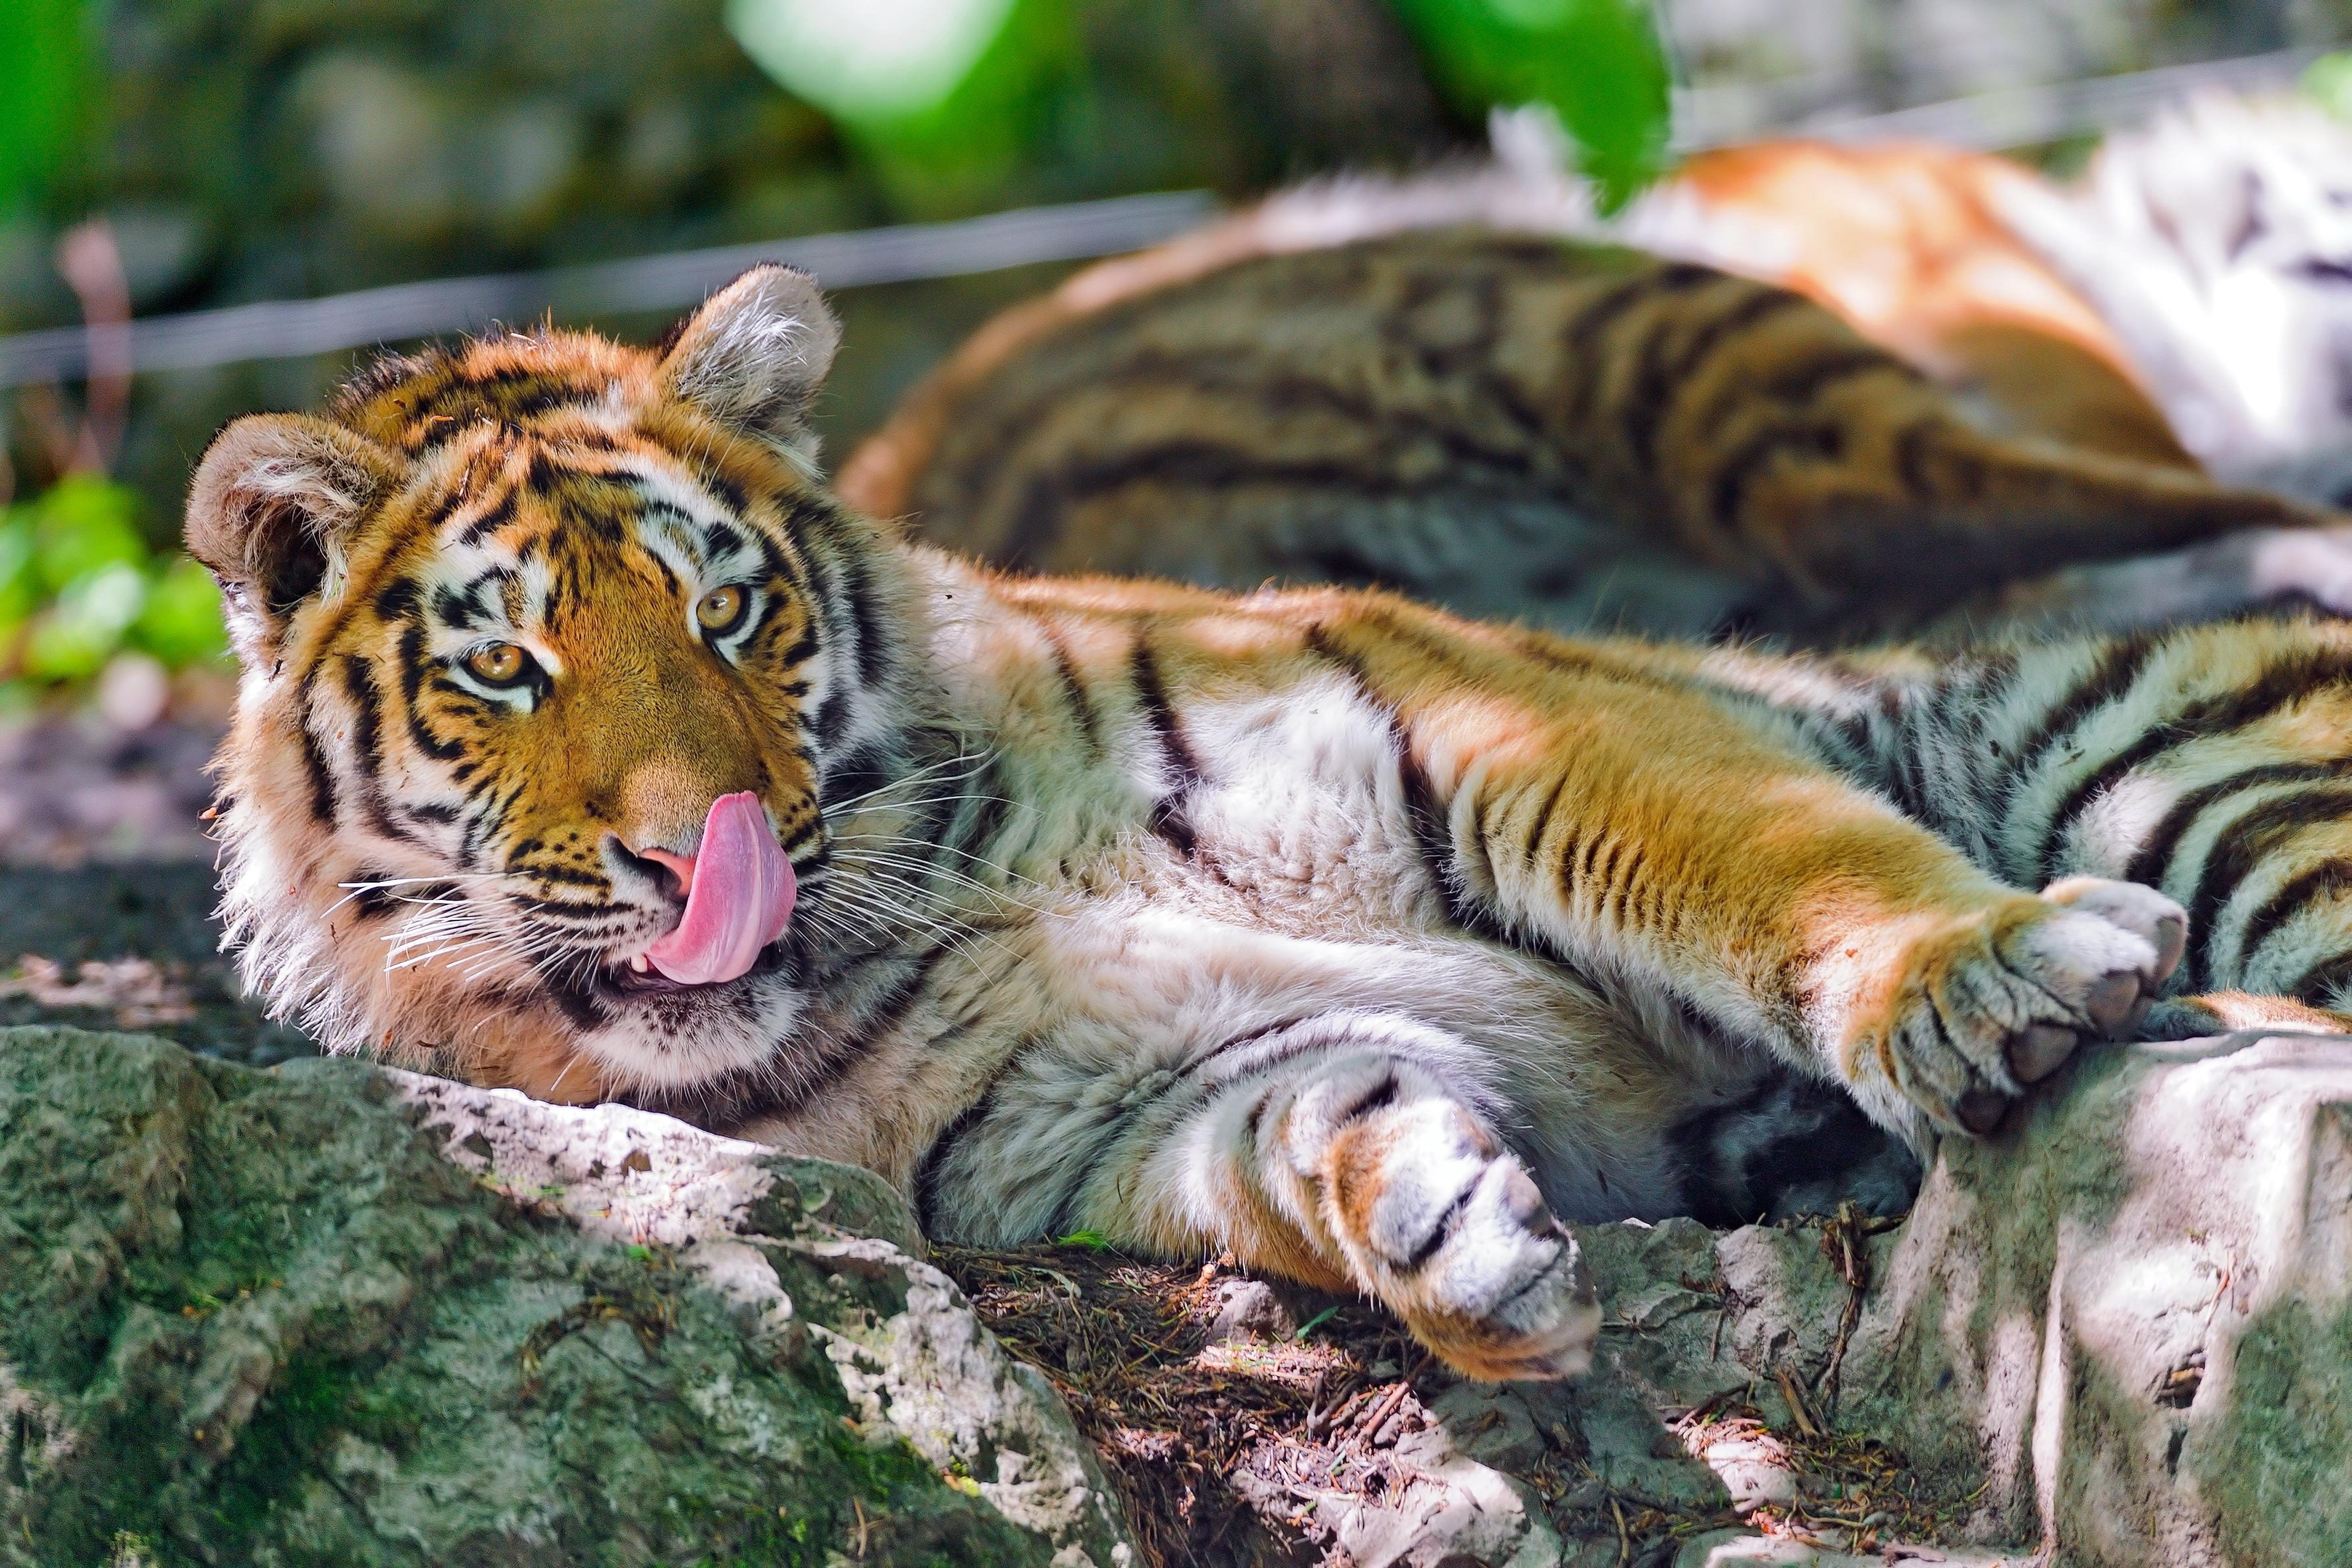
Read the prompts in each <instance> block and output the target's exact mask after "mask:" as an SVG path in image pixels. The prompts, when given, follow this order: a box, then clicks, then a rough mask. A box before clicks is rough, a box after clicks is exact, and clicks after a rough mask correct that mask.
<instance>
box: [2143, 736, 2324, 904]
mask: <svg viewBox="0 0 2352 1568" xmlns="http://www.w3.org/2000/svg"><path fill="white" fill-rule="evenodd" d="M2346 776H2347V775H2346V771H2345V763H2344V762H2343V761H2342V760H2340V759H2338V760H2332V761H2327V762H2272V763H2266V764H2264V765H2263V766H2262V767H2260V768H2245V769H2243V770H2242V771H2241V772H2237V773H2232V774H2231V775H2230V776H2229V777H2228V778H2226V779H2216V780H2214V781H2213V782H2212V783H2210V784H2207V785H2205V786H2203V787H2201V788H2200V789H2191V790H2189V791H2187V792H2186V793H2184V794H2183V795H2182V796H2181V797H2180V799H2179V800H2176V801H2174V802H2173V803H2172V809H2171V810H2168V811H2167V812H2165V814H2164V815H2163V817H2162V818H2161V819H2159V820H2158V822H2157V824H2156V826H2155V827H2154V828H2153V829H2152V830H2150V831H2149V833H2148V836H2147V839H2146V840H2144V841H2142V842H2141V844H2140V847H2139V850H2138V851H2137V852H2136V853H2135V854H2134V855H2133V856H2132V858H2131V861H2130V862H2129V863H2128V864H2126V866H2125V867H2124V870H2123V880H2124V881H2126V882H2137V883H2144V884H2146V885H2147V886H2149V887H2161V886H2163V885H2164V881H2165V876H2164V873H2165V869H2166V868H2167V867H2168V866H2169V865H2170V864H2171V863H2172V856H2173V853H2174V852H2175V851H2177V850H2179V848H2180V841H2181V840H2182V839H2184V838H2186V837H2188V835H2189V829H2190V828H2191V827H2193V826H2195V825H2196V821H2197V819H2198V818H2199V817H2200V816H2202V815H2203V814H2204V813H2205V812H2206V810H2209V809H2210V808H2211V807H2213V806H2216V805H2218V804H2220V803H2221V801H2223V800H2228V799H2230V798H2231V796H2233V795H2242V794H2244V793H2245V792H2246V791H2247V790H2249V789H2262V788H2263V786H2264V785H2267V784H2311V783H2325V782H2326V781H2327V780H2328V779H2342V778H2344V777H2346Z"/></svg>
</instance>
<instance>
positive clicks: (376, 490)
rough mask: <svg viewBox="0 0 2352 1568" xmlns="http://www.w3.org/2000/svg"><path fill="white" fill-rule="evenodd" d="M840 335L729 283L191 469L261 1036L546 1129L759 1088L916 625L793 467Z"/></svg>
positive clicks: (236, 920)
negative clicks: (645, 1100)
mask: <svg viewBox="0 0 2352 1568" xmlns="http://www.w3.org/2000/svg"><path fill="white" fill-rule="evenodd" d="M837 339H838V329H837V328H836V326H835V322H834V320H833V318H832V317H831V316H830V314H829V313H828V312H827V311H826V309H825V307H824V303H823V301H822V299H821V298H819V296H818V293H817V290H816V287H815V285H814V282H813V281H812V280H810V279H809V278H808V277H805V276H803V275H802V274H799V273H796V272H792V271H789V270H786V269H783V268H780V267H763V268H760V269H757V270H755V271H752V272H751V273H748V274H746V275H745V276H744V277H741V278H740V279H738V280H737V281H736V282H735V283H734V284H732V285H730V287H728V288H726V289H725V290H723V291H722V292H720V293H719V294H718V295H716V296H714V297H713V298H711V299H710V300H709V303H707V304H706V305H705V306H704V307H703V308H701V309H700V310H699V311H698V312H697V313H696V314H695V315H693V316H692V317H690V318H689V319H688V320H687V321H686V322H684V323H683V324H682V325H681V326H680V327H679V328H678V329H677V330H676V331H675V332H674V333H673V334H672V335H671V337H670V339H669V340H667V341H666V342H665V343H664V344H662V345H661V346H659V347H656V348H654V349H635V348H628V347H624V346H621V345H618V344H615V343H613V342H611V341H608V340H604V339H601V338H596V337H593V336H586V335H580V334H572V333H561V332H547V333H540V334H527V335H505V336H498V337H492V338H489V339H487V340H481V341H477V342H473V343H470V344H467V345H466V346H464V347H462V348H459V349H456V350H449V351H446V352H433V353H429V354H425V355H422V356H419V357H414V358H393V359H387V360H385V361H382V362H380V363H378V364H377V365H375V366H374V367H373V369H371V370H369V371H366V372H365V373H363V374H362V376H360V377H359V379H358V380H357V381H355V382H353V383H352V385H351V386H350V387H348V388H347V389H346V390H345V391H344V392H343V393H342V394H341V397H340V398H339V399H338V400H337V402H335V403H334V404H333V406H332V408H331V412H330V413H329V414H328V415H327V416H326V417H323V418H312V417H307V416H303V415H296V414H261V415H254V416H250V417H247V418H245V419H240V420H238V421H236V423H233V424H231V425H229V426H228V427H227V428H226V429H225V430H224V431H223V432H222V433H221V434H220V435H219V436H218V437H217V438H216V439H215V441H214V443H213V444H212V446H211V448H210V450H208V451H207V452H206V454H205V457H204V460H203V463H202V464H201V465H200V466H199V468H198V470H197V473H196V476H195V478H194V484H193V486H192V488H191V493H190V497H189V504H188V519H187V534H188V545H189V549H191V550H192V551H193V552H194V554H195V555H196V556H197V557H198V559H201V560H203V561H204V562H205V564H206V565H207V566H209V567H210V568H211V569H212V570H213V572H214V573H215V576H216V577H217V578H218V579H219V580H220V584H221V587H222V590H223V591H224V595H225V599H226V605H227V610H228V615H229V620H230V629H231V635H232V639H233V641H234V643H235V644H236V653H237V657H238V660H239V663H240V664H241V666H242V676H241V684H240V689H239V695H238V703H237V714H236V724H235V727H234V728H233V730H232V732H231V734H230V737H229V738H228V740H227V741H226V744H225V745H224V747H223V748H222V750H221V753H220V756H219V758H217V759H216V761H215V769H216V771H217V772H218V774H219V776H220V783H221V795H222V804H221V805H220V807H219V825H220V832H221V837H222V841H223V844H224V866H225V873H224V879H223V886H224V891H225V902H224V905H223V911H224V914H225V915H226V920H227V924H228V930H229V936H230V939H231V941H232V943H233V944H235V945H236V946H237V947H238V949H239V952H240V963H241V965H242V967H243V973H244V976H245V978H246V981H247V985H248V986H249V987H251V988H254V989H255V990H257V991H258V992H259V993H261V994H263V995H264V996H266V997H267V998H268V999H269V1000H270V1002H271V1003H272V1005H273V1008H274V1009H275V1010H276V1011H278V1013H279V1014H281V1015H292V1016H297V1017H299V1019H300V1020H301V1021H302V1022H303V1023H304V1024H305V1025H306V1026H307V1027H308V1028H310V1030H312V1032H313V1033H315V1034H316V1035H318V1036H319V1037H320V1039H321V1040H323V1041H324V1042H325V1043H326V1044H328V1045H329V1046H330V1047H331V1048H333V1049H337V1050H347V1051H348V1050H367V1051H374V1052H376V1053H379V1054H385V1055H390V1056H393V1057H394V1058H395V1059H401V1060H406V1061H411V1062H415V1063H418V1064H423V1065H429V1066H431V1067H433V1068H435V1069H436V1070H437V1071H445V1072H456V1073H458V1074H462V1075H467V1076H472V1077H475V1078H477V1079H480V1080H485V1081H488V1082H504V1083H509V1084H513V1085H515V1086H518V1087H520V1088H523V1089H525V1090H527V1091H530V1092H534V1093H538V1094H541V1095H544V1096H547V1097H550V1098H560V1099H565V1100H575V1101H586V1100H593V1099H598V1098H607V1097H614V1096H624V1095H627V1096H636V1097H650V1098H652V1099H654V1100H656V1101H659V1100H661V1099H662V1098H663V1097H664V1096H665V1095H666V1094H668V1093H670V1092H676V1091H681V1090H685V1089H688V1088H690V1087H691V1086H694V1085H698V1084H708V1083H710V1082H719V1081H723V1080H724V1079H725V1078H726V1077H727V1076H728V1075H729V1074H737V1075H740V1074H744V1073H747V1072H751V1073H767V1074H770V1075H771V1076H773V1075H776V1074H780V1073H781V1074H787V1075H788V1074H789V1073H790V1072H791V1071H792V1064H791V1061H790V1060H789V1057H788V1054H787V1055H785V1056H782V1057H780V1056H779V1051H780V1048H781V1047H782V1045H783V1044H784V1042H787V1041H790V1040H792V1039H793V1036H794V1033H795V1031H796V1030H804V1029H805V1027H806V1025H807V1022H808V1020H807V1018H806V1016H805V1015H806V1013H807V1010H808V1009H809V1006H810V995H811V989H810V981H809V978H808V975H807V973H806V971H807V969H808V967H809V964H810V962H811V954H812V947H811V937H810V936H809V932H810V930H811V929H812V928H814V927H821V926H822V925H823V920H822V918H821V916H822V914H823V910H824V904H825V902H826V900H827V898H828V896H829V894H830V892H831V891H832V888H833V884H832V883H831V882H829V880H828V873H829V871H830V870H831V869H832V868H830V867H829V866H828V863H827V862H828V860H829V846H828V837H829V833H830V832H831V831H833V830H834V829H835V828H837V826H838V821H837V820H836V821H828V807H829V806H831V805H832V804H833V802H832V800H830V799H829V792H837V791H838V789H839V788H840V785H841V781H842V779H843V778H844V774H843V771H842V769H843V766H844V765H845V762H846V764H847V766H849V767H850V768H853V769H854V770H855V771H856V772H858V773H859V774H860V775H862V776H870V775H871V774H872V773H873V771H874V769H875V754H876V751H877V747H887V746H889V745H890V744H892V740H891V737H892V736H893V735H894V734H895V733H897V732H898V727H899V725H900V722H901V720H902V718H903V714H902V712H901V709H902V707H903V701H904V691H903V687H904V686H905V684H906V679H907V674H906V669H905V667H904V666H905V658H904V651H905V649H906V648H907V647H908V645H909V644H908V629H909V627H910V626H911V623H912V622H911V619H910V618H911V617H912V616H913V615H914V614H915V613H916V612H915V610H914V608H913V603H912V601H913V598H914V596H913V595H912V593H911V592H910V591H909V590H908V586H907V582H906V579H905V569H904V567H903V565H902V564H901V561H900V558H899V557H898V554H897V553H896V551H895V550H894V548H893V546H892V545H891V543H890V542H889V540H888V539H887V538H886V537H885V536H884V535H883V534H882V533H881V532H880V531H879V530H878V529H877V528H875V526H874V525H872V524H871V523H868V522H866V520H864V519H863V518H860V517H856V516H855V515H853V514H851V513H849V512H848V511H846V510H845V509H844V508H842V507H839V506H838V505H836V504H835V502H834V501H833V500H832V499H831V498H830V497H829V496H828V494H827V493H826V491H825V490H824V488H823V486H821V485H820V483H819V482H818V480H817V478H816V471H815V467H814V463H813V461H812V459H811V456H810V454H811V452H812V450H813V447H814V442H813V441H812V439H811V437H810V436H809V434H808V429H807V424H806V415H807V410H808V406H809V403H810V401H811V399H812V397H813V396H814V393H815V392H816V390H817V387H818V385H819V383H820V382H821V380H822V378H823V376H824V371H825V370H826V368H827V366H828V364H829V363H830V361H831V359H832V356H833V352H834V349H835V343H836V341H837ZM859 759H862V760H859ZM837 815H838V814H837V813H835V817H836V819H837ZM796 905H797V907H796Z"/></svg>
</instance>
